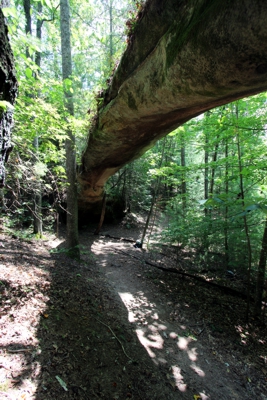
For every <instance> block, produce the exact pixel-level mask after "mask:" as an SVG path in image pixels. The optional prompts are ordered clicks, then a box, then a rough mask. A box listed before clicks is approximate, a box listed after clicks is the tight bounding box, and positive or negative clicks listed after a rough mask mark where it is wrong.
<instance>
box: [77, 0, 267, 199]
mask: <svg viewBox="0 0 267 400" xmlns="http://www.w3.org/2000/svg"><path fill="white" fill-rule="evenodd" d="M266 20H267V2H265V1H262V0H236V1H231V0H191V1H188V0H179V1H178V0H148V1H147V2H146V5H145V7H144V9H143V10H142V11H141V12H140V13H139V15H138V18H137V22H136V25H135V27H134V30H133V33H132V35H131V37H130V41H129V45H128V48H127V50H126V52H125V53H124V55H123V57H122V59H121V62H120V64H119V66H118V68H117V70H116V71H115V74H114V77H113V79H112V81H111V84H110V86H109V88H108V89H107V90H106V91H104V92H103V93H102V95H101V98H100V99H99V102H100V106H99V110H98V113H97V115H96V116H95V118H94V122H93V124H92V126H91V129H90V134H89V138H88V144H87V147H86V149H85V151H84V154H83V157H82V169H81V172H80V174H79V182H80V185H81V193H80V198H81V201H80V207H82V206H84V207H87V205H88V203H94V202H97V201H99V200H100V199H101V198H102V195H103V187H104V184H105V182H106V181H107V179H108V178H109V177H110V176H111V175H112V174H114V173H115V172H116V171H117V170H119V169H120V168H121V167H122V166H123V165H125V164H127V163H128V162H129V161H131V160H134V159H135V158H138V157H140V156H141V155H142V154H143V153H144V152H145V151H146V150H147V149H148V148H150V147H152V146H153V145H154V143H155V142H156V141H157V140H158V139H160V138H161V137H163V136H164V135H166V134H168V133H169V132H171V131H172V130H173V129H175V128H176V127H178V126H179V125H181V124H183V123H185V122H186V121H188V120H190V119H191V118H193V117H195V116H197V115H199V114H201V113H203V112H204V111H206V110H209V109H211V108H213V107H216V106H219V105H222V104H226V103H229V102H231V101H233V100H236V99H239V98H243V97H246V96H250V95H253V94H256V93H259V92H261V91H265V90H267V24H266Z"/></svg>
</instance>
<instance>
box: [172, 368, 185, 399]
mask: <svg viewBox="0 0 267 400" xmlns="http://www.w3.org/2000/svg"><path fill="white" fill-rule="evenodd" d="M172 374H173V377H174V379H175V384H176V387H177V388H178V389H179V390H180V391H181V392H185V391H186V388H187V385H186V384H185V383H184V378H183V375H182V374H181V368H179V367H177V366H176V365H174V366H173V367H172Z"/></svg>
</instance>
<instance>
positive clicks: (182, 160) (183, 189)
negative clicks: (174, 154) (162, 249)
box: [181, 133, 186, 217]
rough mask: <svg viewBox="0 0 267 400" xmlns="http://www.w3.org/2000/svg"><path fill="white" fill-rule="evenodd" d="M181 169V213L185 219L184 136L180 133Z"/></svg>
mask: <svg viewBox="0 0 267 400" xmlns="http://www.w3.org/2000/svg"><path fill="white" fill-rule="evenodd" d="M181 167H182V185H181V192H182V205H183V212H184V215H183V216H184V217H185V211H186V174H185V167H186V161H185V138H184V134H183V133H181Z"/></svg>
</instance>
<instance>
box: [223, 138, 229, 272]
mask: <svg viewBox="0 0 267 400" xmlns="http://www.w3.org/2000/svg"><path fill="white" fill-rule="evenodd" d="M225 159H226V163H225V194H226V198H228V192H229V182H228V139H227V138H226V142H225ZM224 251H225V263H226V266H227V268H228V265H229V243H228V206H226V207H225V214H224Z"/></svg>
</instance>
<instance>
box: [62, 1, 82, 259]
mask: <svg viewBox="0 0 267 400" xmlns="http://www.w3.org/2000/svg"><path fill="white" fill-rule="evenodd" d="M60 32H61V54H62V79H63V85H64V81H65V80H66V79H71V75H72V58H71V44H70V16H69V2H68V0H60ZM64 98H65V107H66V109H67V111H68V113H69V114H70V115H74V103H73V96H72V92H71V90H69V85H68V89H67V88H66V86H64ZM67 136H68V139H67V140H66V142H65V150H66V174H67V180H68V186H67V241H66V245H67V249H68V251H69V255H70V256H71V257H74V258H79V257H80V251H79V239H78V204H77V185H76V154H75V137H74V134H73V132H72V130H71V127H70V126H69V127H68V129H67Z"/></svg>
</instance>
